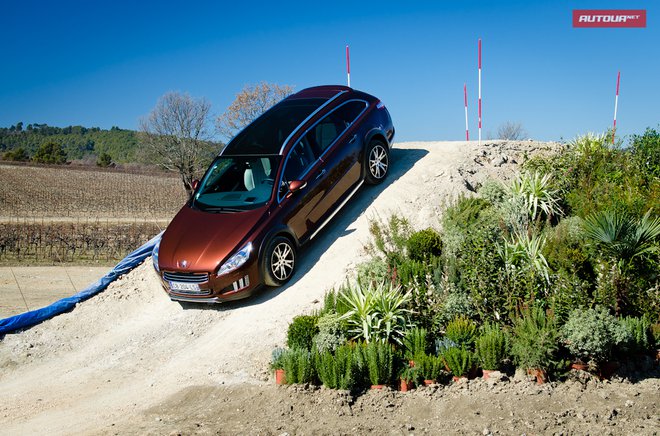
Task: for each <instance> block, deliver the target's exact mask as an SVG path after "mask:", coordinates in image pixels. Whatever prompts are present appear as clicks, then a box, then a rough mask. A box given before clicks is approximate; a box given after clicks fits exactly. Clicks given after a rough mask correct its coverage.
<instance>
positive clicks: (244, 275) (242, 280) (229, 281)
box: [159, 260, 261, 303]
mask: <svg viewBox="0 0 660 436" xmlns="http://www.w3.org/2000/svg"><path fill="white" fill-rule="evenodd" d="M202 274H206V275H207V276H208V278H207V279H205V280H204V281H200V280H191V281H193V282H194V283H196V284H197V285H198V287H199V290H192V291H182V290H174V289H172V287H171V286H170V281H174V280H177V281H178V279H179V278H180V279H181V280H185V277H186V275H189V276H191V277H195V278H196V277H200V276H201V275H202ZM159 277H160V280H161V284H162V285H163V289H164V290H165V292H167V294H168V295H169V297H170V298H171V299H172V300H176V301H183V302H188V303H222V302H225V301H233V300H240V299H242V298H247V297H249V296H250V295H252V294H253V293H254V291H256V290H257V289H258V288H259V287H260V285H261V277H260V274H259V268H258V265H257V262H256V261H255V260H252V261H249V262H248V263H247V264H246V265H243V266H242V267H240V268H238V269H236V270H234V271H231V272H229V273H227V274H223V275H222V276H219V277H218V276H216V275H215V273H209V272H208V271H204V272H200V271H196V272H192V271H184V270H178V271H176V270H162V271H161V272H160V273H159ZM172 278H174V279H173V280H169V279H172Z"/></svg>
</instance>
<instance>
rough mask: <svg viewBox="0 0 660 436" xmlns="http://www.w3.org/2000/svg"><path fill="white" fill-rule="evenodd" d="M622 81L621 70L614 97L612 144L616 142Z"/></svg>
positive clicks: (617, 76) (617, 78)
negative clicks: (617, 114) (620, 83)
mask: <svg viewBox="0 0 660 436" xmlns="http://www.w3.org/2000/svg"><path fill="white" fill-rule="evenodd" d="M620 81H621V71H619V72H618V74H617V75H616V97H614V128H613V129H612V144H614V135H615V134H616V110H617V109H618V107H619V82H620Z"/></svg>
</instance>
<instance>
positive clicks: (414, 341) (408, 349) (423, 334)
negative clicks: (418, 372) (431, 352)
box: [403, 327, 428, 360]
mask: <svg viewBox="0 0 660 436" xmlns="http://www.w3.org/2000/svg"><path fill="white" fill-rule="evenodd" d="M427 338H428V332H427V330H426V329H423V328H417V327H415V328H412V329H410V330H408V331H407V332H406V334H405V335H404V336H403V348H404V354H405V357H406V359H408V360H415V356H418V355H421V354H426V352H427V351H428V341H427Z"/></svg>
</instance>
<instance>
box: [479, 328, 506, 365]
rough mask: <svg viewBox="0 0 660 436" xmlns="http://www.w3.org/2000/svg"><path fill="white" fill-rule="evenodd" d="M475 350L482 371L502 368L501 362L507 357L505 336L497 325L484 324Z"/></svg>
mask: <svg viewBox="0 0 660 436" xmlns="http://www.w3.org/2000/svg"><path fill="white" fill-rule="evenodd" d="M475 349H476V355H477V358H478V359H479V363H480V364H481V367H482V368H483V369H486V370H498V369H500V368H501V366H502V361H503V360H504V359H506V358H507V357H508V350H507V349H508V342H507V337H506V334H505V333H504V332H503V331H502V329H500V327H499V326H498V325H497V324H491V323H487V324H484V326H483V328H482V331H481V334H480V335H479V337H478V338H477V341H476V344H475Z"/></svg>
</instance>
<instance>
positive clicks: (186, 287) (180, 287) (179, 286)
mask: <svg viewBox="0 0 660 436" xmlns="http://www.w3.org/2000/svg"><path fill="white" fill-rule="evenodd" d="M170 289H171V290H173V291H199V285H198V284H197V283H181V282H170Z"/></svg>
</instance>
